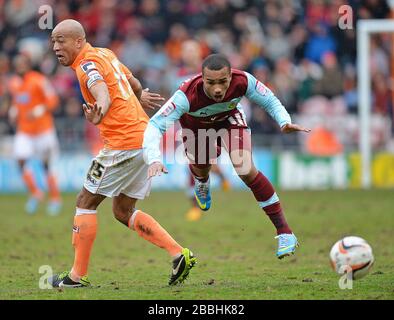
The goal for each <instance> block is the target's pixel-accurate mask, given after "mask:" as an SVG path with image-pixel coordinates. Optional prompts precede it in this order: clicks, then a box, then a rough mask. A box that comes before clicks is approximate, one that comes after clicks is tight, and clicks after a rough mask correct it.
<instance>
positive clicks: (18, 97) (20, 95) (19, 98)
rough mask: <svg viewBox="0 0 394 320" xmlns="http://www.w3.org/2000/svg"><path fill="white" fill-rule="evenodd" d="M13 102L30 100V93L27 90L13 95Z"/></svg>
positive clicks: (22, 102)
mask: <svg viewBox="0 0 394 320" xmlns="http://www.w3.org/2000/svg"><path fill="white" fill-rule="evenodd" d="M15 102H16V103H20V104H26V103H29V102H30V94H29V93H28V92H21V93H18V94H17V95H16V97H15Z"/></svg>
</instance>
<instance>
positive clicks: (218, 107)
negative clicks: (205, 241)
mask: <svg viewBox="0 0 394 320" xmlns="http://www.w3.org/2000/svg"><path fill="white" fill-rule="evenodd" d="M243 96H245V97H246V98H248V99H249V100H251V101H252V102H254V103H256V104H258V105H259V106H260V107H262V108H264V110H266V111H267V112H268V113H269V114H270V115H271V116H272V118H273V119H275V121H276V122H277V123H278V125H279V126H280V128H281V131H282V132H283V133H290V132H298V131H301V132H309V131H310V129H307V128H304V127H301V126H299V125H297V124H292V123H291V118H290V115H289V114H288V113H287V111H286V109H285V108H284V106H283V105H282V104H281V102H280V101H279V100H278V99H277V98H276V97H275V95H274V94H273V93H272V92H271V90H270V89H268V88H267V87H266V86H265V85H264V84H263V83H261V82H260V81H258V80H257V79H256V78H254V77H253V76H252V75H251V74H249V73H247V72H244V71H241V70H236V69H232V68H231V65H230V62H229V61H228V59H227V58H226V57H225V56H224V55H221V54H212V55H210V56H208V57H207V58H206V59H205V60H204V61H203V64H202V73H200V74H199V75H197V76H195V77H193V78H191V79H189V80H187V81H185V82H184V83H183V84H182V85H181V86H180V87H179V89H178V90H177V91H176V92H175V93H174V94H173V96H172V97H171V98H170V99H169V100H168V101H167V102H166V103H165V104H164V105H163V106H162V108H161V109H160V110H159V111H158V112H157V113H156V114H155V115H154V116H153V117H152V118H151V119H150V121H149V123H148V127H147V129H146V131H145V134H144V143H143V147H144V149H145V150H144V151H145V157H146V161H147V162H148V164H149V170H148V173H149V176H150V177H152V176H155V175H161V173H166V172H167V169H166V168H165V166H164V165H163V163H162V160H161V154H160V139H161V137H162V135H163V133H164V132H165V131H166V129H167V128H169V127H171V126H172V124H173V123H174V122H175V121H177V120H179V121H180V123H181V126H182V136H183V142H184V147H185V153H186V156H187V158H188V160H189V168H190V171H191V172H192V174H193V176H194V178H195V188H194V194H195V197H196V200H197V202H198V204H199V206H200V208H201V209H202V210H204V211H206V210H208V209H209V208H210V206H211V195H210V188H209V172H210V168H211V163H212V162H214V161H215V160H216V158H217V157H218V156H219V155H220V152H221V147H222V146H223V147H224V148H226V150H227V151H228V153H229V156H230V159H231V162H232V164H233V166H234V169H235V171H236V172H237V174H238V176H239V177H240V178H241V179H242V181H243V182H244V183H245V184H246V185H247V186H248V187H249V188H250V189H251V190H252V192H253V194H254V196H255V198H256V200H257V202H258V205H259V206H260V208H262V209H263V210H264V211H265V213H266V214H267V215H268V217H269V218H270V220H271V221H272V223H273V224H274V226H275V228H276V231H277V236H276V238H277V239H278V250H277V252H276V256H277V257H278V258H279V259H282V258H283V257H285V256H288V255H290V254H294V252H295V250H296V247H297V246H298V245H299V243H298V241H297V238H296V236H295V235H294V234H293V232H292V230H291V229H290V227H289V225H288V224H287V222H286V219H285V216H284V213H283V210H282V207H281V204H280V202H279V198H278V195H277V194H276V192H275V190H274V188H273V186H272V184H271V182H270V181H269V180H268V179H267V178H266V177H265V176H264V175H263V174H262V173H261V172H260V171H258V170H257V169H256V167H255V166H254V163H253V159H252V146H251V133H250V130H249V128H248V126H247V124H246V122H245V117H244V112H243V110H242V106H241V105H240V103H239V102H240V100H241V98H242V97H243Z"/></svg>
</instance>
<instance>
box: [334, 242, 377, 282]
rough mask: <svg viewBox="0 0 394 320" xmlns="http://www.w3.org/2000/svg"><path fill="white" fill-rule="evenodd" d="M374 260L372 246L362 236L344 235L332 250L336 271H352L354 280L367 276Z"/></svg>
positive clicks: (341, 272)
mask: <svg viewBox="0 0 394 320" xmlns="http://www.w3.org/2000/svg"><path fill="white" fill-rule="evenodd" d="M374 261H375V259H374V256H373V253H372V248H371V246H370V245H369V244H368V243H367V241H365V240H364V239H363V238H360V237H355V236H349V237H344V238H343V239H341V240H339V241H337V242H336V243H335V244H334V245H333V246H332V248H331V251H330V263H331V266H332V268H333V269H334V270H335V272H337V273H338V274H340V275H343V274H345V273H351V275H352V279H353V280H357V279H361V278H363V277H365V276H366V275H367V274H368V273H369V271H370V270H371V267H372V265H373V263H374Z"/></svg>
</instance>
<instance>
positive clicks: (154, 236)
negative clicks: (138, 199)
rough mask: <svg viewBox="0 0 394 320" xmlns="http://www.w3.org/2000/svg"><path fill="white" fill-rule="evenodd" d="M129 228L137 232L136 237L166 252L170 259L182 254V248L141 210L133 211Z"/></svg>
mask: <svg viewBox="0 0 394 320" xmlns="http://www.w3.org/2000/svg"><path fill="white" fill-rule="evenodd" d="M129 228H130V229H134V230H135V231H137V233H138V235H139V236H140V237H142V238H144V239H145V240H148V241H149V242H151V243H153V244H155V245H156V246H158V247H160V248H163V249H165V250H167V251H168V253H169V254H170V255H171V256H172V257H174V256H176V255H177V254H179V253H181V252H182V247H181V246H180V245H179V244H178V243H177V242H176V241H175V240H174V239H173V238H172V237H171V236H170V235H169V234H168V232H167V231H166V230H164V228H163V227H162V226H161V225H160V224H159V223H158V222H157V221H156V220H155V219H153V218H152V217H151V216H150V215H149V214H146V213H145V212H142V211H141V210H137V211H134V213H133V214H132V215H131V217H130V219H129Z"/></svg>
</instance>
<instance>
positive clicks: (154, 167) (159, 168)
mask: <svg viewBox="0 0 394 320" xmlns="http://www.w3.org/2000/svg"><path fill="white" fill-rule="evenodd" d="M162 173H168V170H167V168H166V167H165V166H164V165H163V164H162V163H161V162H158V161H156V162H153V163H152V164H151V165H150V166H149V168H148V178H151V177H154V176H157V175H159V176H161V174H162Z"/></svg>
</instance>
